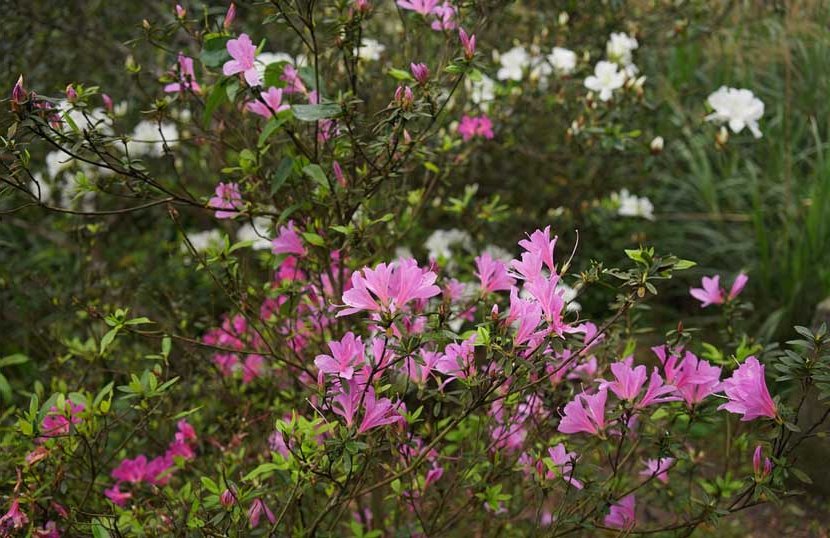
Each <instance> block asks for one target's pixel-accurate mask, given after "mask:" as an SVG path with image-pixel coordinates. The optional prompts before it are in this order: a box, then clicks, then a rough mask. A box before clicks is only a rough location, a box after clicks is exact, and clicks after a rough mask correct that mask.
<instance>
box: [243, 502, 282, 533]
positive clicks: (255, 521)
mask: <svg viewBox="0 0 830 538" xmlns="http://www.w3.org/2000/svg"><path fill="white" fill-rule="evenodd" d="M263 513H264V514H265V517H266V518H267V519H268V521H269V522H270V523H271V525H273V524H274V523H276V522H277V518H276V517H275V516H274V513H273V512H272V511H271V509H270V508H268V506H267V505H266V504H265V502H263V500H262V499H260V498H256V499H254V502H252V503H251V506H250V508H248V522H249V523H250V524H251V528H256V527H258V526H259V520H260V518H262V514H263Z"/></svg>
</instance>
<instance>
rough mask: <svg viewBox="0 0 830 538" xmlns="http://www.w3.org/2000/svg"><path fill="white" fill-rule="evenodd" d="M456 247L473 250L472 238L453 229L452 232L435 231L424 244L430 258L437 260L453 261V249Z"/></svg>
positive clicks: (461, 231)
mask: <svg viewBox="0 0 830 538" xmlns="http://www.w3.org/2000/svg"><path fill="white" fill-rule="evenodd" d="M454 246H460V247H462V248H464V249H466V250H470V249H472V237H470V234H469V233H467V232H465V231H463V230H458V229H456V228H453V229H451V230H435V231H434V232H432V235H430V236H429V237H428V238H427V240H426V242H424V247H426V249H427V252H428V253H429V258H430V259H436V260H437V259H439V258H443V259H445V260H449V259H451V258H452V247H454Z"/></svg>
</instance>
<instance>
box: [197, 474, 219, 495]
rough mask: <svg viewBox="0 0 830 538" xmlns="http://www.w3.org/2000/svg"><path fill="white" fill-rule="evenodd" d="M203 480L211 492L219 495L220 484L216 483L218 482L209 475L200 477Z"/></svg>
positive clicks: (205, 486) (203, 484)
mask: <svg viewBox="0 0 830 538" xmlns="http://www.w3.org/2000/svg"><path fill="white" fill-rule="evenodd" d="M200 481H201V482H202V486H203V487H204V488H205V489H206V490H208V491H209V492H211V493H215V494H216V495H219V486H217V485H216V482H214V481H213V480H211V479H210V478H208V477H207V476H203V477H201V478H200Z"/></svg>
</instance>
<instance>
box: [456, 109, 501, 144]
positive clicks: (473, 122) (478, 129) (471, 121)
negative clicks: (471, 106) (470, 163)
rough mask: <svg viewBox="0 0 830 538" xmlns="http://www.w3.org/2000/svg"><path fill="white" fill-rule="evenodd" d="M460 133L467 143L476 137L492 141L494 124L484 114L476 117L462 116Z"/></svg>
mask: <svg viewBox="0 0 830 538" xmlns="http://www.w3.org/2000/svg"><path fill="white" fill-rule="evenodd" d="M458 133H459V134H460V135H461V139H462V140H464V141H465V142H469V141H470V140H472V139H473V138H474V137H480V138H485V139H487V140H492V139H493V136H494V135H493V122H492V121H491V120H490V118H488V117H487V116H486V115H484V114H482V115H481V116H475V117H474V116H462V118H461V121H460V122H459V123H458Z"/></svg>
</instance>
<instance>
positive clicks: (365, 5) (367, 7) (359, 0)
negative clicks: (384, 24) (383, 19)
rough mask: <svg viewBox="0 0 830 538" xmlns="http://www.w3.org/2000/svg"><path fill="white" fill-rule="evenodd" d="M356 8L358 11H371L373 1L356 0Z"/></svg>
mask: <svg viewBox="0 0 830 538" xmlns="http://www.w3.org/2000/svg"><path fill="white" fill-rule="evenodd" d="M354 9H356V10H357V11H358V13H369V12H370V11H371V10H372V3H371V2H370V1H369V0H354Z"/></svg>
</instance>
